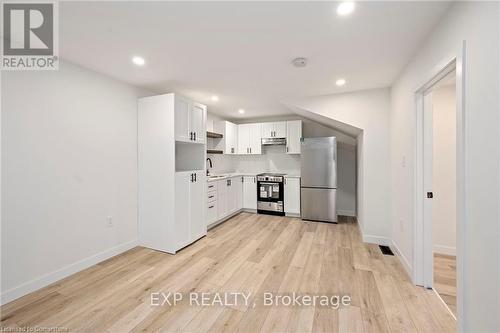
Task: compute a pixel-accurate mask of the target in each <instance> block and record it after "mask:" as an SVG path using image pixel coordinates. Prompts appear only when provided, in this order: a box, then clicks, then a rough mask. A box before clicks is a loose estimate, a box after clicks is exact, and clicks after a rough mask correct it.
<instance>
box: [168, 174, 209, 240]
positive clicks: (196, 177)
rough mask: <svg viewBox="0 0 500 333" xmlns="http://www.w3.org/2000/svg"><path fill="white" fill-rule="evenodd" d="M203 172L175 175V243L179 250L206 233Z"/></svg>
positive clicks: (204, 179)
mask: <svg viewBox="0 0 500 333" xmlns="http://www.w3.org/2000/svg"><path fill="white" fill-rule="evenodd" d="M205 184H206V178H205V171H204V170H198V171H183V172H176V173H175V195H176V198H175V201H176V207H175V208H176V209H175V243H176V245H177V246H176V248H177V249H180V248H183V247H184V246H186V245H189V244H191V243H192V242H194V241H195V240H197V239H198V238H200V237H203V236H204V235H206V233H207V226H206V224H205V220H206V218H205V211H204V210H203V209H200V203H201V207H203V206H204V203H205V202H206V201H205Z"/></svg>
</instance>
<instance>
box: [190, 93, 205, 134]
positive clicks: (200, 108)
mask: <svg viewBox="0 0 500 333" xmlns="http://www.w3.org/2000/svg"><path fill="white" fill-rule="evenodd" d="M205 118H206V107H205V105H202V104H199V103H192V105H191V115H190V121H189V122H190V128H191V132H192V133H193V140H192V141H195V142H199V143H204V142H205V136H206V133H205Z"/></svg>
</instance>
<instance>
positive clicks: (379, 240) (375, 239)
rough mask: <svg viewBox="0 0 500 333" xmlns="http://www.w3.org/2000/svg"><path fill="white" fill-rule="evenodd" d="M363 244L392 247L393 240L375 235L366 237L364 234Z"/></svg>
mask: <svg viewBox="0 0 500 333" xmlns="http://www.w3.org/2000/svg"><path fill="white" fill-rule="evenodd" d="M363 242H365V243H371V244H378V245H387V246H390V245H391V240H390V239H389V238H387V237H381V236H374V235H365V234H363Z"/></svg>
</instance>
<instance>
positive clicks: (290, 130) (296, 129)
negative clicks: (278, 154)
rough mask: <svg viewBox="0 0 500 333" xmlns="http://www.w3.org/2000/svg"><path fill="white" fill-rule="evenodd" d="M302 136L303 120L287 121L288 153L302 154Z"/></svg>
mask: <svg viewBox="0 0 500 333" xmlns="http://www.w3.org/2000/svg"><path fill="white" fill-rule="evenodd" d="M301 138H302V120H291V121H287V122H286V153H287V154H300V139H301Z"/></svg>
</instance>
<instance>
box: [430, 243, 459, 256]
mask: <svg viewBox="0 0 500 333" xmlns="http://www.w3.org/2000/svg"><path fill="white" fill-rule="evenodd" d="M434 253H439V254H446V255H449V256H456V255H457V249H456V248H455V247H452V246H445V245H438V244H436V245H434Z"/></svg>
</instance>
